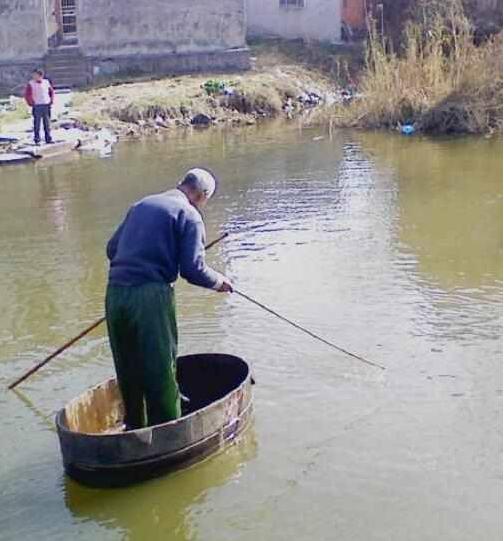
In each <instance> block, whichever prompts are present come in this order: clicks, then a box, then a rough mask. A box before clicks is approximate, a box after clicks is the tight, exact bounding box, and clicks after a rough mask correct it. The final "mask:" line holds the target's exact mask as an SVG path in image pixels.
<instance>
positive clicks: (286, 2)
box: [280, 0, 305, 8]
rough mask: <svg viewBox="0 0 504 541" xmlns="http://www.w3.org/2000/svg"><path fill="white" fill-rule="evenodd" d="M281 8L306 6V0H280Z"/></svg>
mask: <svg viewBox="0 0 504 541" xmlns="http://www.w3.org/2000/svg"><path fill="white" fill-rule="evenodd" d="M280 7H281V8H304V7H305V0H280Z"/></svg>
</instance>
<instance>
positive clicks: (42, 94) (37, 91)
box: [24, 79, 54, 107]
mask: <svg viewBox="0 0 504 541" xmlns="http://www.w3.org/2000/svg"><path fill="white" fill-rule="evenodd" d="M24 97H25V100H26V103H27V104H28V105H29V106H30V107H33V106H34V105H52V104H53V102H54V89H53V87H52V85H51V82H50V81H49V80H48V79H42V80H41V81H30V82H29V83H28V84H27V85H26V89H25V94H24Z"/></svg>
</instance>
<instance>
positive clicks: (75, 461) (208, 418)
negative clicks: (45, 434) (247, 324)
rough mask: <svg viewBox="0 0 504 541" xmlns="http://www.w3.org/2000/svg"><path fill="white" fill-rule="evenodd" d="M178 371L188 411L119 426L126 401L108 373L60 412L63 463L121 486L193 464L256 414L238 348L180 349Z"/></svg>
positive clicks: (85, 477) (80, 476) (78, 473)
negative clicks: (228, 351)
mask: <svg viewBox="0 0 504 541" xmlns="http://www.w3.org/2000/svg"><path fill="white" fill-rule="evenodd" d="M177 378H178V382H179V386H180V390H181V392H182V394H184V395H185V396H186V397H188V398H189V400H190V401H189V403H188V404H186V405H185V407H184V411H183V416H182V417H181V418H180V419H177V420H175V421H170V422H167V423H163V424H160V425H156V426H149V427H147V428H142V429H139V430H130V431H127V432H124V431H122V430H121V428H120V427H121V424H122V419H123V404H122V400H121V396H120V393H119V389H118V387H117V382H116V380H115V379H109V380H108V381H105V382H104V383H101V384H100V385H97V386H96V387H93V388H92V389H89V390H88V391H86V392H85V393H83V394H82V395H80V396H78V397H77V398H75V399H74V400H72V401H71V402H69V403H68V404H67V405H66V407H65V408H64V409H62V410H60V411H59V412H58V413H57V415H56V426H57V429H58V436H59V440H60V446H61V453H62V455H63V464H64V467H65V471H66V472H67V473H68V475H69V476H70V477H72V478H73V479H75V480H76V481H79V482H81V483H84V484H87V485H91V486H121V485H127V484H131V483H135V482H139V481H142V480H145V479H149V478H152V477H156V476H158V475H161V474H163V473H166V472H169V471H171V470H175V469H179V468H182V467H185V466H189V465H191V464H194V463H195V462H198V461H200V460H202V459H203V458H206V457H208V456H209V455H211V454H213V453H215V452H217V451H219V450H220V449H222V448H224V447H225V446H226V445H227V444H229V443H231V442H232V441H233V440H234V439H235V438H236V437H237V436H238V435H239V434H240V433H242V432H243V431H244V430H245V429H246V428H247V426H248V425H249V421H250V419H251V415H252V389H251V385H252V381H251V375H250V368H249V366H248V364H247V363H246V362H245V361H243V360H242V359H240V358H239V357H235V356H233V355H224V354H200V355H187V356H183V357H179V359H178V361H177Z"/></svg>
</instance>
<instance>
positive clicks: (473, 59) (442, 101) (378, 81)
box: [333, 8, 502, 134]
mask: <svg viewBox="0 0 504 541" xmlns="http://www.w3.org/2000/svg"><path fill="white" fill-rule="evenodd" d="M403 44H404V46H403V49H402V50H401V51H400V54H398V53H395V52H393V51H391V50H390V47H389V44H388V43H387V42H386V41H385V40H382V39H381V38H380V37H379V36H378V35H377V34H376V33H374V34H373V35H372V36H371V39H370V41H369V45H368V51H367V60H366V67H365V69H364V71H363V73H362V76H361V80H360V85H359V86H360V92H361V94H362V98H361V99H356V100H354V101H353V102H352V103H351V105H350V106H348V107H337V108H336V111H335V114H334V116H333V122H334V123H336V124H337V125H340V126H354V127H362V128H395V127H396V126H397V125H398V124H405V123H414V124H415V126H416V128H417V129H419V130H421V131H424V132H426V133H437V134H453V133H492V132H494V131H500V130H502V34H500V35H497V36H495V37H493V38H491V39H490V40H488V41H486V42H485V43H483V44H481V45H479V46H476V45H475V43H474V34H473V29H472V27H471V25H470V23H469V21H468V19H467V18H466V17H465V15H464V13H463V10H457V9H456V8H455V9H453V10H452V11H451V12H450V13H449V16H448V17H445V16H441V14H438V15H436V16H434V18H431V19H429V20H428V22H417V23H412V24H410V25H408V27H407V29H406V30H405V36H404V39H403Z"/></svg>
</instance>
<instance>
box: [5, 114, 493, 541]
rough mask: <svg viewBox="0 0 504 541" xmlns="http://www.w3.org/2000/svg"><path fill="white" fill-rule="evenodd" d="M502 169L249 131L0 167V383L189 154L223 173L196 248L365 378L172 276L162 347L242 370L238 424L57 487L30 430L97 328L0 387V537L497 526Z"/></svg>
mask: <svg viewBox="0 0 504 541" xmlns="http://www.w3.org/2000/svg"><path fill="white" fill-rule="evenodd" d="M320 136H322V139H321V138H320ZM501 159H502V151H501V147H500V141H496V140H486V139H470V138H466V139H455V140H435V141H433V140H430V139H421V138H403V137H400V136H397V135H389V134H383V133H382V134H369V133H354V132H349V131H345V132H333V133H332V134H327V133H325V132H324V131H323V130H320V131H318V130H305V131H300V130H297V129H295V128H285V127H284V128H278V127H277V126H274V125H271V126H267V127H261V128H256V127H252V128H251V129H244V130H239V131H236V132H234V131H229V132H218V131H208V132H202V133H197V134H191V133H190V132H184V133H181V134H179V135H177V136H173V137H172V138H171V139H150V140H148V141H142V142H133V143H122V144H120V145H118V146H117V149H116V152H115V154H114V156H113V157H112V158H111V159H108V160H97V159H94V158H93V157H80V158H79V157H71V158H69V159H65V160H61V161H59V162H45V163H44V162H43V161H41V162H38V163H36V164H35V165H27V166H22V167H19V168H8V169H2V170H0V253H1V254H2V257H0V299H1V301H2V309H1V310H0V385H6V384H7V382H9V381H11V380H12V379H13V378H14V377H15V376H17V375H18V374H19V373H20V372H22V371H24V370H25V369H26V368H27V367H29V366H31V365H32V364H33V363H34V362H35V361H38V360H40V359H41V358H43V357H44V356H45V355H47V354H48V353H49V352H51V351H52V350H54V349H55V348H56V347H57V346H59V345H61V344H62V343H64V342H66V341H67V340H68V339H69V338H70V337H72V336H74V335H76V334H78V333H79V332H80V331H81V330H82V329H83V328H85V327H86V326H87V325H89V324H90V323H91V322H93V321H94V320H96V319H98V318H99V317H100V316H101V315H102V314H103V291H104V287H105V279H106V271H107V265H106V261H105V257H104V246H105V242H106V240H107V238H108V237H109V236H110V234H111V233H112V231H113V230H114V228H115V226H116V225H117V223H118V222H119V220H120V219H121V218H122V216H123V215H124V212H125V211H126V209H127V207H128V206H129V205H130V204H131V203H132V202H133V201H135V200H136V199H138V198H140V197H142V196H143V195H145V194H146V193H153V192H158V191H161V190H163V189H165V188H167V187H170V186H172V185H173V183H174V182H175V180H176V179H177V178H178V177H179V176H180V175H181V174H182V173H183V171H184V170H185V169H186V168H188V167H190V166H192V165H194V164H202V165H206V166H208V167H211V168H212V169H214V170H215V171H216V172H217V173H218V174H219V175H220V176H221V177H222V180H223V183H222V190H221V192H220V193H219V194H218V196H217V198H216V199H215V201H213V202H212V204H211V205H210V206H209V208H208V216H207V222H208V239H209V240H210V239H213V238H215V237H217V236H218V235H219V234H220V233H222V232H223V231H229V232H230V233H231V235H230V236H229V238H228V239H226V241H225V242H223V243H221V244H219V245H218V246H217V247H216V248H215V249H214V250H213V251H212V252H211V254H209V258H210V260H211V262H212V263H213V264H214V265H215V266H216V267H218V268H220V269H222V270H223V271H225V272H227V273H228V274H229V275H230V276H231V277H232V279H233V280H234V281H235V282H236V284H237V286H238V287H239V288H240V289H243V291H246V292H247V293H249V294H250V295H251V296H253V297H255V298H257V299H258V300H259V301H262V302H265V303H266V304H268V305H270V306H271V307H272V308H274V309H276V310H278V311H279V312H281V313H282V314H284V315H285V316H286V317H288V318H291V319H294V320H296V321H298V322H299V323H300V324H301V325H303V326H306V327H308V328H310V329H312V330H313V331H314V332H316V333H318V334H320V335H322V336H324V337H326V338H327V339H329V340H331V341H333V342H335V343H336V344H338V345H340V346H342V347H344V348H347V349H349V350H351V351H355V352H356V353H358V354H362V355H364V356H366V357H369V358H371V359H373V360H376V362H378V363H380V364H383V365H385V366H387V368H388V369H387V371H385V372H382V371H378V370H376V369H373V368H371V367H366V366H363V365H361V364H360V363H356V362H354V361H352V359H350V358H348V357H345V356H344V355H340V354H339V353H337V352H335V351H333V350H331V349H330V348H327V347H326V346H324V345H323V344H320V343H317V342H315V341H313V340H311V339H310V338H309V337H306V336H305V335H302V334H299V333H298V331H296V330H295V329H292V328H291V327H288V326H286V325H285V324H284V323H282V322H281V321H278V320H276V319H274V318H272V317H271V316H270V315H268V314H266V313H264V312H262V311H260V310H259V309H258V308H257V307H254V306H253V305H250V304H248V303H245V302H244V301H243V300H242V299H240V298H237V297H236V296H224V295H216V294H214V293H212V292H204V291H200V290H197V289H195V288H193V287H190V286H188V285H186V284H183V283H179V284H177V303H178V312H179V324H180V336H181V353H182V354H184V353H189V352H190V353H199V352H212V351H217V352H219V351H220V352H226V353H230V354H237V355H239V356H242V357H244V358H246V359H247V361H249V362H250V363H251V364H252V366H253V371H254V377H255V378H256V380H257V382H258V384H257V386H255V389H254V392H255V412H256V415H255V425H254V428H255V434H252V433H251V434H250V435H249V436H248V440H247V439H245V441H243V442H242V443H241V444H239V445H238V446H236V447H233V448H232V449H230V450H229V451H228V452H226V453H224V454H222V455H220V456H219V457H216V458H215V459H212V460H210V461H208V462H206V463H204V464H202V465H200V466H198V467H197V468H194V469H191V470H189V471H186V472H179V473H178V474H177V475H175V476H172V477H167V478H165V479H161V480H158V481H154V482H152V483H148V484H145V485H141V486H138V487H132V488H129V489H126V490H119V491H116V490H114V491H100V490H91V489H86V488H83V487H79V486H77V485H76V484H74V483H72V482H71V481H68V480H65V481H64V482H62V476H63V474H62V466H61V462H60V456H59V449H58V442H57V439H56V436H55V434H54V431H53V430H52V428H51V427H50V426H48V424H47V420H48V419H51V418H52V415H53V413H54V412H55V411H56V410H58V409H59V408H60V407H62V406H63V405H64V404H65V402H66V401H67V400H69V399H70V398H72V397H74V396H76V395H78V394H79V393H81V392H82V391H83V390H85V389H86V388H87V387H89V386H91V385H94V384H96V383H97V382H99V381H102V380H104V379H106V378H107V377H108V376H109V375H110V374H111V372H112V363H111V358H110V352H109V347H108V343H107V338H106V336H105V329H104V327H101V328H99V329H98V330H97V331H96V332H94V333H93V334H92V335H90V336H89V337H87V338H86V339H85V340H82V341H81V342H79V343H78V344H76V345H75V346H74V347H72V348H71V349H69V350H68V351H66V352H65V353H64V354H63V355H61V356H60V357H58V358H57V359H55V360H54V361H52V362H51V363H50V364H49V365H47V366H46V367H45V368H44V369H43V370H41V371H40V372H39V373H37V374H36V375H35V376H33V378H31V379H29V380H28V381H27V382H26V383H25V384H23V387H22V389H21V395H22V396H20V395H16V394H14V393H0V414H1V419H2V421H1V423H2V424H1V430H2V440H1V442H0V523H1V528H0V532H1V533H0V536H2V535H3V536H4V537H5V538H6V539H18V538H19V539H21V538H25V539H32V538H34V537H37V538H40V539H51V540H55V539H56V540H57V539H65V540H66V539H69V538H75V539H83V540H87V539H100V540H102V539H113V540H118V539H144V538H145V539H190V540H192V539H195V540H201V541H226V540H233V541H236V540H239V541H249V540H250V541H252V540H254V541H255V540H257V539H262V540H265V541H270V540H271V541H273V540H274V541H278V540H283V539H294V538H295V539H299V540H308V539H317V540H320V541H326V540H327V541H329V540H330V541H333V540H334V539H338V540H340V541H349V540H351V541H369V540H373V541H374V540H377V541H378V540H379V541H391V540H394V541H395V540H402V539H408V540H409V541H431V540H432V541H434V540H435V541H438V540H439V539H443V541H452V540H453V541H473V540H474V539H485V540H490V541H493V540H494V539H495V540H496V539H500V537H501V523H500V511H501V499H502V498H501V484H500V479H501V475H502V467H501V460H500V458H501V457H500V453H499V449H500V446H501V436H500V432H501V429H500V426H501V418H502V408H501V397H502V388H501V383H500V382H501V376H502V366H501V351H502V343H501V325H502V308H501V295H502V261H501V245H502V227H501V225H502V187H501V173H502V165H501ZM256 440H257V444H256V443H255V442H256ZM41 501H43V502H44V506H43V508H42V507H41V505H40V502H41Z"/></svg>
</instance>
